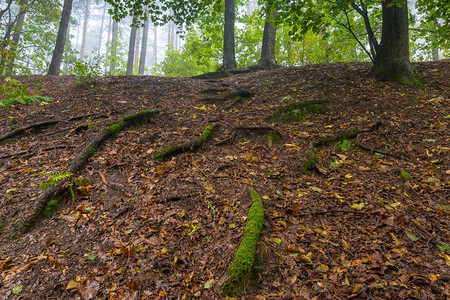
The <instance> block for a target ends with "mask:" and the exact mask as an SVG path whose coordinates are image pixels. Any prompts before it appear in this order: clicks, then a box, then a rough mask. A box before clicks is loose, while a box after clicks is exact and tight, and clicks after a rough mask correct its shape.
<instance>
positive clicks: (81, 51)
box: [80, 0, 89, 59]
mask: <svg viewBox="0 0 450 300" xmlns="http://www.w3.org/2000/svg"><path fill="white" fill-rule="evenodd" d="M88 18H89V0H86V5H85V7H84V21H83V35H82V36H81V49H80V59H83V58H84V50H85V48H86V34H87V25H88Z"/></svg>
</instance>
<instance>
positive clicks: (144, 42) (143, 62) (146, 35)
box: [138, 8, 149, 75]
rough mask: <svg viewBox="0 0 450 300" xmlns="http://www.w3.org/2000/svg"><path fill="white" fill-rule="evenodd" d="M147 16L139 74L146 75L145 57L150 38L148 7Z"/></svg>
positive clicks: (143, 29) (143, 32) (143, 30)
mask: <svg viewBox="0 0 450 300" xmlns="http://www.w3.org/2000/svg"><path fill="white" fill-rule="evenodd" d="M146 15H147V18H146V19H145V21H144V28H142V46H141V56H140V57H139V71H138V74H140V75H144V71H145V58H146V55H147V40H148V26H149V21H148V8H147V9H146Z"/></svg>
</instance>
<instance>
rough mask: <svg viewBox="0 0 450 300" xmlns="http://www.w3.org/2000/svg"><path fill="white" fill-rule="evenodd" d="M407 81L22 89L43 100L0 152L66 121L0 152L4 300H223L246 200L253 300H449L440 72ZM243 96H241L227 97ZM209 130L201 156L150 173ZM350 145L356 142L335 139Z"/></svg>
mask: <svg viewBox="0 0 450 300" xmlns="http://www.w3.org/2000/svg"><path fill="white" fill-rule="evenodd" d="M415 68H416V70H417V71H418V72H420V73H422V74H423V75H424V76H425V78H426V80H427V81H426V82H425V84H424V86H422V87H409V86H402V85H399V84H396V83H388V82H379V81H377V80H376V79H374V78H373V77H372V76H371V75H370V65H369V64H364V63H360V64H359V63H358V64H356V63H355V64H326V65H314V66H305V67H298V68H279V69H276V70H272V71H259V72H254V73H249V74H241V75H233V76H230V77H227V78H224V79H215V80H198V79H190V78H157V77H146V76H140V77H105V78H97V79H94V80H93V82H91V84H90V85H85V86H80V85H79V84H77V80H76V78H75V77H56V76H29V77H25V76H21V77H17V78H15V79H17V80H19V81H21V82H23V83H26V84H27V86H28V89H29V90H34V91H36V93H38V94H39V95H42V96H46V97H50V98H52V99H53V101H52V102H43V103H40V104H15V105H14V106H10V107H7V108H2V109H1V110H0V136H1V135H4V134H6V133H7V132H10V131H12V130H14V129H15V128H19V127H23V126H26V125H28V124H33V123H37V122H41V121H44V120H51V119H58V120H61V122H58V123H56V124H53V125H49V126H44V127H39V128H35V129H27V130H26V131H25V132H24V133H21V134H19V135H17V136H15V137H13V138H11V139H7V140H5V141H3V142H2V143H1V145H0V272H1V273H0V275H1V276H0V299H15V298H17V299H19V298H24V299H29V298H35V299H44V298H47V299H195V298H198V299H223V298H224V296H223V294H222V292H221V290H220V286H221V285H222V283H223V282H225V280H226V276H227V274H226V270H227V268H228V266H229V265H230V263H231V262H232V261H233V258H234V255H235V252H236V250H237V247H238V246H239V243H240V241H241V238H242V233H243V231H244V228H245V224H246V220H247V213H248V209H249V207H250V205H251V203H252V201H251V199H250V197H249V194H248V191H249V189H252V190H255V191H256V192H257V193H258V194H259V195H260V196H261V198H262V202H263V205H264V208H265V213H264V224H263V228H262V231H261V236H260V241H259V243H258V253H257V257H258V261H259V262H260V264H259V267H258V268H257V270H256V269H255V274H254V276H253V277H254V278H252V280H251V281H249V283H248V285H247V286H246V291H245V292H244V295H245V297H246V298H248V299H351V298H354V299H369V298H370V299H447V298H448V297H450V283H449V280H450V274H449V270H450V230H449V229H450V216H449V214H450V203H449V199H450V193H449V190H450V189H449V186H450V155H449V152H450V136H449V132H450V131H449V120H450V62H449V61H440V62H430V63H421V64H417V65H415ZM4 79H5V78H1V80H2V81H3V80H4ZM208 89H209V90H210V91H212V92H210V93H209V94H205V92H202V91H206V90H208ZM240 90H245V91H248V92H249V93H248V94H249V95H251V96H250V97H247V98H242V99H234V98H230V97H227V95H232V94H233V93H235V92H236V91H240ZM237 100H239V101H237ZM313 100H329V103H326V104H324V113H313V114H309V115H307V116H306V117H305V118H304V119H302V120H298V121H287V120H283V119H281V118H280V119H275V120H274V119H269V118H267V117H269V116H271V115H273V114H275V113H277V112H278V111H280V109H281V108H282V107H284V106H286V105H287V104H289V103H292V102H296V101H313ZM233 101H236V103H233V105H230V103H232V102H233ZM141 110H159V111H160V113H159V114H158V115H155V116H154V117H153V118H154V120H153V122H140V123H138V124H135V125H133V126H131V127H129V128H127V129H126V130H124V131H122V132H120V133H118V134H117V135H116V136H115V137H114V138H113V139H110V140H108V141H107V142H106V143H105V144H104V145H103V146H102V147H101V148H100V149H95V150H96V151H95V154H94V155H93V156H92V157H91V158H90V159H89V161H88V163H87V164H86V165H85V166H84V168H83V170H82V171H81V172H79V173H78V174H74V176H77V177H83V178H84V177H87V178H89V184H86V185H81V186H78V187H75V186H74V187H73V189H74V199H72V196H71V193H70V192H69V191H68V190H67V191H66V193H65V194H64V195H63V196H62V197H61V198H60V199H58V202H57V203H58V205H57V206H58V207H57V210H56V211H55V212H54V213H53V214H51V215H50V216H42V217H41V218H40V219H39V220H38V222H37V223H36V224H35V225H34V226H33V227H32V228H31V230H29V231H28V232H26V233H23V232H21V230H20V219H21V216H22V215H23V213H24V212H25V211H27V209H30V207H29V206H30V205H31V204H32V203H33V200H34V199H36V198H37V197H38V196H39V195H40V194H41V193H42V191H43V190H42V188H40V184H41V183H42V182H45V181H46V180H47V181H48V178H50V177H49V176H51V175H52V174H58V173H57V172H60V173H61V174H63V172H64V170H65V169H66V168H67V166H68V165H70V163H71V161H72V160H73V159H74V158H75V157H76V156H77V154H78V153H79V151H80V150H81V149H82V148H83V146H84V145H86V144H87V143H89V141H90V140H91V139H92V138H93V137H95V136H96V134H98V132H100V131H101V130H102V129H103V128H105V127H107V126H108V124H111V123H112V122H114V121H117V120H120V119H121V118H123V117H124V116H126V115H129V114H131V113H136V112H138V111H141ZM77 116H80V118H75V119H73V118H74V117H77ZM210 124H216V125H217V127H215V130H214V131H213V132H212V134H211V136H210V137H209V139H208V140H207V141H206V142H204V143H203V144H202V145H201V146H200V147H198V148H195V149H187V150H188V151H183V152H181V153H178V154H177V155H174V156H173V157H172V158H170V159H168V160H165V161H162V162H160V161H155V160H153V159H152V158H153V156H154V155H155V154H156V153H158V152H159V151H161V150H163V149H165V148H169V147H174V146H177V145H182V144H185V143H189V142H190V141H195V140H196V139H198V138H199V137H200V135H201V134H202V132H203V130H204V128H205V127H206V126H208V125H210ZM375 124H378V126H375V127H374V125H375ZM353 129H358V130H360V131H361V133H360V134H358V135H357V136H356V137H355V138H352V139H348V140H347V141H346V142H343V141H337V140H333V138H335V137H337V136H339V134H341V133H342V132H344V131H347V130H353ZM269 130H275V131H276V132H278V133H279V136H280V140H275V139H271V138H268V135H269ZM327 138H329V139H332V140H333V142H331V143H328V144H322V145H321V144H320V141H321V140H322V139H327ZM342 143H345V145H344V144H342ZM312 154H313V155H314V157H315V158H316V160H315V162H314V164H313V165H312V167H311V168H308V170H305V171H302V165H303V164H304V163H305V161H307V160H308V158H309V157H312ZM54 203H55V202H54Z"/></svg>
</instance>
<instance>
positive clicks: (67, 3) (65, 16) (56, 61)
mask: <svg viewBox="0 0 450 300" xmlns="http://www.w3.org/2000/svg"><path fill="white" fill-rule="evenodd" d="M71 12H72V0H64V6H63V10H62V14H61V22H60V23H59V29H58V36H57V38H56V44H55V49H54V51H53V56H52V61H51V63H50V68H49V69H48V73H47V74H48V75H59V72H60V68H61V61H62V58H63V54H64V46H65V44H66V37H67V29H68V27H69V21H70V14H71Z"/></svg>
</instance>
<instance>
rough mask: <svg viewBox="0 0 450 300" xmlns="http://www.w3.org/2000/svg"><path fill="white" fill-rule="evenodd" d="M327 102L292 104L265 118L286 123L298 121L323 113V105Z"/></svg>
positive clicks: (316, 101) (327, 101)
mask: <svg viewBox="0 0 450 300" xmlns="http://www.w3.org/2000/svg"><path fill="white" fill-rule="evenodd" d="M329 102H330V101H329V100H314V101H300V102H292V103H289V104H288V105H286V106H284V107H282V108H280V109H279V110H278V112H277V113H275V114H273V115H271V116H269V117H267V119H269V120H273V119H283V120H286V121H300V120H302V119H303V118H305V117H306V116H307V115H309V114H321V113H324V112H325V107H324V104H327V103H329Z"/></svg>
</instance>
